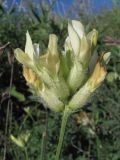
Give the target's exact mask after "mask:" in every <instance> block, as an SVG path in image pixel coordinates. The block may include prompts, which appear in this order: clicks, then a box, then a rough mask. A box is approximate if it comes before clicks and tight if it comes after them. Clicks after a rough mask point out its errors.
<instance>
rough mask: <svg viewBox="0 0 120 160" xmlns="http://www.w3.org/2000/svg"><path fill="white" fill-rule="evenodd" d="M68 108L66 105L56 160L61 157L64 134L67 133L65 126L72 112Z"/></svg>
mask: <svg viewBox="0 0 120 160" xmlns="http://www.w3.org/2000/svg"><path fill="white" fill-rule="evenodd" d="M67 108H68V107H67V106H66V108H65V110H64V113H63V117H62V124H61V129H60V136H59V141H58V146H57V151H56V156H55V160H59V158H60V154H61V149H62V144H63V139H64V134H65V128H66V124H67V120H68V117H69V115H70V112H69V110H68V109H67Z"/></svg>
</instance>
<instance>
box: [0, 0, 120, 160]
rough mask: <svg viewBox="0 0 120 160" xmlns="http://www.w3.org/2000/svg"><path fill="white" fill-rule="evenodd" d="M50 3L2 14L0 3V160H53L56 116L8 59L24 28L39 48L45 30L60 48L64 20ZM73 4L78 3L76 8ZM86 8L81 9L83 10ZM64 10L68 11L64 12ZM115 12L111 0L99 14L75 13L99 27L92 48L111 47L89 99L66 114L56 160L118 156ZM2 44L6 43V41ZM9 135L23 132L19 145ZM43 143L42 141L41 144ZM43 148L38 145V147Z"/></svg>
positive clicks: (119, 38)
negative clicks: (103, 76) (99, 83)
mask: <svg viewBox="0 0 120 160" xmlns="http://www.w3.org/2000/svg"><path fill="white" fill-rule="evenodd" d="M54 3H55V2H53V4H51V5H50V4H49V3H48V5H47V8H46V7H45V6H44V4H43V3H41V4H40V13H37V12H36V6H35V5H31V4H29V7H28V8H29V12H18V11H17V9H16V8H12V9H11V10H10V12H9V13H8V12H7V11H6V10H5V8H4V7H3V5H1V6H0V17H1V18H0V159H1V160H20V159H22V160H27V159H29V160H40V159H41V151H43V152H45V155H46V157H44V160H54V158H55V151H56V147H57V142H58V136H59V130H60V124H61V115H59V114H57V113H56V114H54V112H51V111H50V110H49V109H45V108H44V106H43V105H42V104H41V103H40V102H39V101H38V100H37V99H36V97H33V95H32V94H31V93H30V91H29V89H28V86H27V85H26V82H25V79H24V78H23V75H22V67H21V65H20V64H18V62H16V60H15V59H14V53H13V50H14V48H17V47H19V48H23V49H24V44H25V34H26V31H27V30H29V32H30V34H31V37H32V40H33V41H34V42H39V44H40V49H41V52H44V51H45V48H46V47H47V44H48V37H49V34H50V33H55V34H56V35H57V36H58V38H59V41H58V43H59V46H63V43H64V40H65V37H66V34H67V33H66V30H67V21H68V19H70V14H71V12H74V11H75V10H74V8H73V10H72V11H70V12H68V13H66V15H65V18H64V17H62V16H60V15H59V14H57V13H54V9H53V6H54ZM78 7H79V6H78ZM85 11H86V10H85ZM69 13H70V14H69ZM119 15H120V10H119V6H118V5H117V3H116V1H114V7H113V9H112V10H107V11H104V10H103V11H101V13H100V14H98V15H97V14H96V15H94V14H86V12H84V10H83V14H81V13H79V10H78V13H77V19H78V20H81V21H82V22H84V23H85V24H86V25H87V27H86V30H87V31H90V30H91V29H92V28H96V29H97V30H98V31H99V41H98V47H97V51H98V53H100V52H101V51H102V50H105V51H111V53H112V56H111V60H110V63H109V65H108V67H107V70H108V75H107V77H106V80H105V82H104V84H103V85H102V86H101V87H100V89H99V90H98V91H97V92H96V93H95V94H94V96H93V97H92V98H91V100H90V101H89V103H87V105H86V106H85V107H84V108H83V109H82V110H80V111H79V112H76V113H74V114H73V115H71V117H70V118H69V121H68V124H67V129H66V134H65V138H64V146H63V151H62V158H61V160H119V159H120V138H119V135H120V125H119V124H120V98H119V97H120V32H119V28H120V18H119ZM8 42H10V43H9V44H8ZM11 135H14V136H15V137H19V138H21V137H25V136H28V140H27V142H24V144H23V145H24V147H20V146H17V145H16V144H15V143H13V141H12V138H11V137H10V136H11ZM43 141H45V144H44V146H43V145H42V144H43ZM42 147H43V148H42Z"/></svg>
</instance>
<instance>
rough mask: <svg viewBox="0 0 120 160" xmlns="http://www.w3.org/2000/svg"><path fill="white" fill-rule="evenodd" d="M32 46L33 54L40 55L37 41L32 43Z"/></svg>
mask: <svg viewBox="0 0 120 160" xmlns="http://www.w3.org/2000/svg"><path fill="white" fill-rule="evenodd" d="M33 47H34V51H35V55H36V56H37V57H39V55H40V47H39V44H38V43H34V44H33Z"/></svg>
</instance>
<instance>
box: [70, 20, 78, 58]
mask: <svg viewBox="0 0 120 160" xmlns="http://www.w3.org/2000/svg"><path fill="white" fill-rule="evenodd" d="M68 33H69V37H70V42H71V46H72V49H73V52H74V54H75V55H78V54H79V49H80V39H79V35H78V34H77V32H76V31H75V29H74V28H73V26H72V25H71V24H70V23H69V24H68Z"/></svg>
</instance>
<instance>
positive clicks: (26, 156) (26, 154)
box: [24, 148, 29, 160]
mask: <svg viewBox="0 0 120 160" xmlns="http://www.w3.org/2000/svg"><path fill="white" fill-rule="evenodd" d="M24 151H25V159H26V160H29V159H28V153H27V149H26V148H25V150H24Z"/></svg>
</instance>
